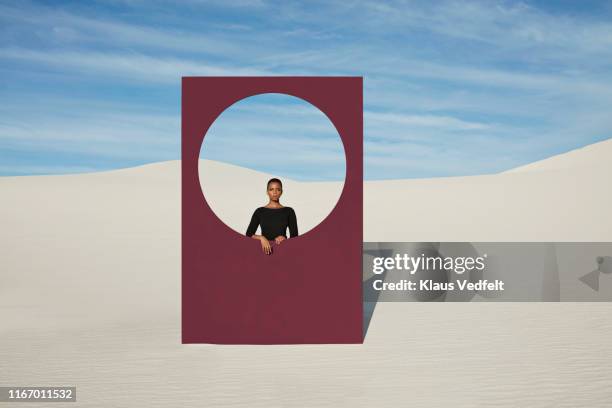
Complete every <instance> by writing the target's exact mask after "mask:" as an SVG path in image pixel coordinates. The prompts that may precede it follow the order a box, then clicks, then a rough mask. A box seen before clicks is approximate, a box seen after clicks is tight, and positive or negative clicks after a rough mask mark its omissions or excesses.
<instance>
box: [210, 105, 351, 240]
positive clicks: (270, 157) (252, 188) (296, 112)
mask: <svg viewBox="0 0 612 408" xmlns="http://www.w3.org/2000/svg"><path fill="white" fill-rule="evenodd" d="M199 178H200V186H201V189H202V193H203V195H204V198H205V200H206V202H207V203H208V205H209V206H210V208H211V209H212V211H213V212H214V213H215V215H216V216H217V217H218V218H219V219H220V220H221V221H222V222H223V223H224V224H225V225H226V226H227V227H229V228H230V229H232V230H234V231H235V232H237V233H238V234H240V235H242V236H244V237H245V238H247V237H252V236H255V237H257V236H258V235H263V236H265V237H266V238H267V239H268V240H276V239H280V240H281V241H282V240H283V238H284V239H291V238H294V237H296V236H301V235H304V234H307V233H308V232H309V231H311V230H312V229H314V228H315V227H316V226H317V225H319V224H320V223H322V222H323V221H324V220H325V219H326V218H327V216H329V214H330V213H331V212H332V210H333V209H334V207H335V206H336V204H337V202H338V200H339V198H340V195H341V194H342V190H343V188H344V181H345V178H346V156H345V152H344V146H343V144H342V140H341V138H340V135H339V134H338V131H337V130H336V128H335V126H334V125H333V123H332V122H331V121H330V120H329V118H328V117H327V116H326V115H325V114H324V113H323V112H321V111H320V110H319V109H318V108H317V107H315V106H314V105H312V104H310V103H309V102H306V101H305V100H303V99H300V98H297V97H294V96H290V95H285V94H276V93H267V94H260V95H255V96H250V97H248V98H245V99H242V100H240V101H238V102H236V103H234V104H233V105H231V106H230V107H228V108H227V109H226V110H225V111H223V112H222V113H221V115H219V117H217V119H216V120H215V122H214V123H213V124H212V125H211V127H210V128H209V129H208V131H207V132H206V135H205V137H204V140H203V143H202V146H201V150H200V161H199ZM281 236H282V237H283V238H278V237H281Z"/></svg>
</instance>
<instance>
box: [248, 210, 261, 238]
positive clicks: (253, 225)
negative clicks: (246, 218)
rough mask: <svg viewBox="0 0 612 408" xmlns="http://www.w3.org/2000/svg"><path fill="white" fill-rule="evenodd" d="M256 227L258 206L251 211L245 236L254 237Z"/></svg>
mask: <svg viewBox="0 0 612 408" xmlns="http://www.w3.org/2000/svg"><path fill="white" fill-rule="evenodd" d="M257 227H259V208H258V209H256V210H255V211H253V215H252V216H251V222H250V223H249V226H248V227H247V230H246V236H247V237H253V238H255V236H254V234H255V232H256V231H257ZM255 239H258V238H255Z"/></svg>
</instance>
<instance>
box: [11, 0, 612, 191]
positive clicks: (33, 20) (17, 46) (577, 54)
mask: <svg viewBox="0 0 612 408" xmlns="http://www.w3.org/2000/svg"><path fill="white" fill-rule="evenodd" d="M579 3H580V6H577V3H576V2H570V1H560V2H543V1H538V2H526V3H522V2H494V1H488V2H465V1H440V2H386V3H383V2H374V1H338V2H328V1H324V2H291V1H280V2H269V1H265V0H259V1H198V0H191V1H185V2H180V3H177V2H173V1H172V2H171V1H156V0H152V1H144V0H143V1H140V0H125V1H121V0H109V1H94V2H78V1H74V2H44V3H35V2H27V1H18V2H10V1H8V2H7V1H2V2H0V74H1V75H0V175H27V174H63V173H74V172H77V173H78V172H90V171H100V170H107V169H114V168H123V167H131V166H135V165H139V164H144V163H149V162H157V161H162V160H176V159H179V153H180V77H181V76H182V75H362V76H364V103H365V106H364V120H365V146H364V148H365V176H366V179H392V178H413V177H439V176H459V175H474V174H487V173H494V172H498V171H503V170H506V169H509V168H512V167H516V166H518V165H522V164H525V163H529V162H532V161H535V160H539V159H542V158H545V157H549V156H552V155H555V154H558V153H562V152H565V151H568V150H571V149H574V148H577V147H580V146H584V145H587V144H590V143H593V142H596V141H600V140H605V139H608V138H609V137H611V136H612V115H611V114H610V112H609V110H610V106H612V72H611V67H612V65H611V63H612V52H611V50H612V19H611V18H610V17H611V16H612V9H611V6H609V5H607V4H606V2H600V3H597V2H579ZM299 142H300V140H298V139H296V143H299ZM290 148H291V147H290V146H289V147H288V149H290ZM237 164H241V163H237ZM310 171H311V175H312V169H311V170H310ZM312 177H314V178H317V177H319V175H317V174H314V175H312ZM320 178H322V179H323V178H325V174H323V173H321V174H320Z"/></svg>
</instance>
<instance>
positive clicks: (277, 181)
mask: <svg viewBox="0 0 612 408" xmlns="http://www.w3.org/2000/svg"><path fill="white" fill-rule="evenodd" d="M270 183H278V184H280V186H281V190H282V189H283V182H282V181H280V180H279V179H277V178H271V179H270V180H268V184H266V189H268V188H270Z"/></svg>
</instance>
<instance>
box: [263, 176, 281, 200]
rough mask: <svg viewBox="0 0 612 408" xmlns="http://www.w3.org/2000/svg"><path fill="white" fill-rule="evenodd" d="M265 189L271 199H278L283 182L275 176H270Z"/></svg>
mask: <svg viewBox="0 0 612 408" xmlns="http://www.w3.org/2000/svg"><path fill="white" fill-rule="evenodd" d="M266 190H267V192H268V197H269V198H270V200H271V201H278V200H279V199H280V196H281V195H282V194H283V183H282V182H281V181H280V180H279V179H277V178H272V179H270V180H268V185H267V188H266Z"/></svg>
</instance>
